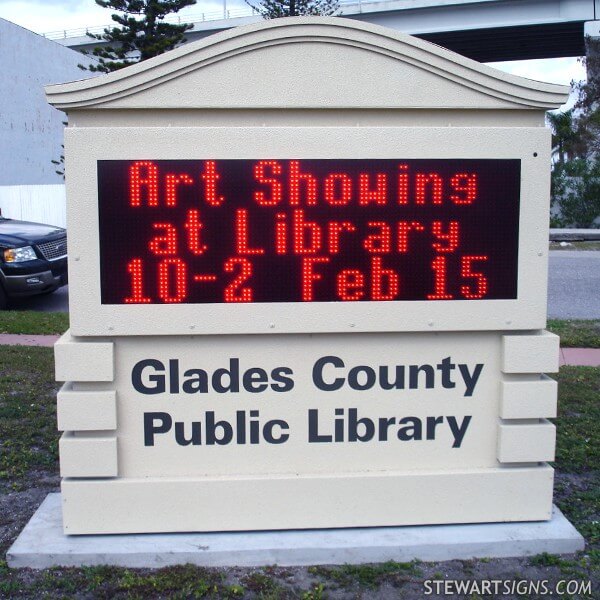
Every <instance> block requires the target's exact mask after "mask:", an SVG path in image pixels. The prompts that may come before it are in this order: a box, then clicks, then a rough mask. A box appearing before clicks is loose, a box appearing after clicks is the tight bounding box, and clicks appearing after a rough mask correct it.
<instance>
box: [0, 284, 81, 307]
mask: <svg viewBox="0 0 600 600" xmlns="http://www.w3.org/2000/svg"><path fill="white" fill-rule="evenodd" d="M9 308H10V309H11V310H40V311H43V312H68V311H69V286H68V285H66V286H64V287H61V288H59V289H58V290H56V291H55V292H54V293H52V294H46V295H44V296H32V297H31V298H21V299H19V300H13V301H12V302H11V303H10V306H9Z"/></svg>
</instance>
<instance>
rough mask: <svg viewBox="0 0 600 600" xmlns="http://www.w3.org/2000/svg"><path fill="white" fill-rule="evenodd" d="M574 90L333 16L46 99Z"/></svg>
mask: <svg viewBox="0 0 600 600" xmlns="http://www.w3.org/2000/svg"><path fill="white" fill-rule="evenodd" d="M345 65H347V67H348V68H346V67H345ZM382 81H383V82H385V85H382ZM568 91H569V90H568V88H567V87H566V86H561V85H555V84H548V83H542V82H538V81H533V80H529V79H524V78H521V77H516V76H513V75H508V74H506V73H503V72H501V71H498V70H496V69H493V68H490V67H487V66H485V65H482V64H480V63H477V62H475V61H473V60H470V59H468V58H465V57H463V56H461V55H459V54H455V53H453V52H450V51H449V50H446V49H444V48H441V47H439V46H437V45H435V44H431V43H429V42H425V41H423V40H420V39H418V38H415V37H412V36H410V35H407V34H403V33H400V32H395V31H392V30H390V29H387V28H383V27H379V26H376V25H370V24H366V23H361V22H358V21H355V20H349V19H342V18H337V17H293V18H284V19H275V20H272V21H268V22H262V23H258V24H253V25H248V26H245V27H239V28H236V29H232V30H228V31H225V32H222V33H219V34H215V35H212V36H210V37H208V38H205V39H203V40H200V41H198V42H195V43H192V44H188V45H185V46H182V47H180V48H177V49H176V50H174V51H171V52H168V53H166V54H163V55H161V56H158V57H156V58H153V59H150V60H147V61H145V62H143V63H139V64H136V65H133V66H131V67H128V68H126V69H123V70H120V71H117V72H114V73H111V74H109V75H106V76H102V77H98V78H95V79H87V80H83V81H75V82H71V83H66V84H62V85H53V86H48V87H47V88H46V92H47V96H48V100H49V102H50V103H51V104H52V105H54V106H55V107H56V108H59V109H61V110H64V111H67V112H68V111H69V110H71V109H88V108H91V107H93V108H95V109H141V110H145V109H148V110H152V109H154V110H156V109H158V110H160V109H217V108H218V109H241V108H244V109H271V108H273V109H279V110H281V109H311V108H320V109H323V108H324V107H327V108H330V109H345V108H347V109H355V108H360V109H430V110H431V109H434V110H444V109H492V110H498V109H537V110H547V109H552V108H557V107H558V106H560V105H561V104H562V103H563V102H565V101H566V98H567V95H568Z"/></svg>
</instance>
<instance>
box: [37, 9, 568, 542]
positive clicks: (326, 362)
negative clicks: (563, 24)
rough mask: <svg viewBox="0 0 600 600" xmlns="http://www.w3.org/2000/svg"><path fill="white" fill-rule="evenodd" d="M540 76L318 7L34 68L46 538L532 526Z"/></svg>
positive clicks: (542, 415)
mask: <svg viewBox="0 0 600 600" xmlns="http://www.w3.org/2000/svg"><path fill="white" fill-rule="evenodd" d="M566 93H567V89H566V88H564V87H562V86H556V85H550V84H543V83H538V82H533V81H529V80H524V79H520V78H517V77H513V76H510V75H506V74H503V73H500V72H498V71H495V70H493V69H490V68H488V67H485V66H482V65H480V64H478V63H474V62H472V61H470V60H468V59H465V58H463V57H461V56H458V55H456V54H453V53H451V52H448V51H446V50H444V49H442V48H439V47H437V46H434V45H432V44H428V43H426V42H423V41H421V40H418V39H415V38H412V37H410V36H406V35H403V34H399V33H397V32H393V31H391V30H387V29H383V28H380V27H374V26H370V25H365V24H361V23H357V22H355V21H346V20H344V19H337V18H294V19H279V20H276V21H272V22H268V23H264V24H259V25H252V26H249V27H242V28H239V29H235V30H231V31H228V32H225V33H221V34H217V35H214V36H211V37H209V38H207V39H205V40H202V41H200V42H198V43H195V44H190V45H187V46H184V47H181V48H179V49H177V50H175V51H173V52H170V53H168V54H165V55H163V56H160V57H157V58H155V59H152V60H149V61H146V62H144V63H140V64H138V65H136V66H133V67H130V68H128V69H125V70H123V71H119V72H116V73H113V74H111V75H107V76H104V77H100V78H97V79H92V80H86V81H81V82H74V83H69V84H64V85H60V86H51V87H48V88H47V94H48V98H49V101H50V102H51V103H52V104H53V105H54V106H56V107H57V108H60V109H62V110H64V111H66V112H67V113H68V115H69V127H68V129H67V131H66V160H67V166H66V168H67V171H68V179H67V195H68V226H69V245H70V248H69V275H70V318H71V329H70V331H69V332H68V333H67V334H65V335H64V336H63V337H62V338H61V340H60V341H59V342H58V343H57V345H56V347H55V357H56V377H57V379H58V380H59V381H64V382H65V384H64V386H63V387H62V389H61V390H60V392H59V394H58V425H59V428H60V429H61V430H62V431H64V434H63V436H62V438H61V441H60V462H61V474H62V477H63V481H62V497H63V520H64V529H65V532H66V533H68V534H86V533H119V532H159V531H172V532H176V531H221V530H244V529H245V530H256V529H289V528H320V527H323V528H326V527H354V526H375V525H405V524H434V523H467V522H493V521H525V520H545V519H548V518H550V512H551V504H552V481H553V471H552V469H551V468H550V467H549V466H548V465H547V464H546V461H551V460H553V456H554V440H555V431H554V426H553V425H552V424H551V423H549V422H548V421H547V420H546V419H547V418H551V417H553V416H555V414H556V384H555V382H554V381H552V380H551V379H549V378H548V377H546V376H545V375H543V373H544V372H552V371H556V370H557V368H558V338H557V337H556V336H554V335H552V334H549V333H547V332H544V331H543V327H544V326H545V321H546V288H547V254H548V241H547V240H548V228H547V222H548V200H549V164H550V134H549V132H548V131H547V130H546V129H545V127H544V111H545V110H547V109H549V108H555V107H557V106H559V105H560V104H561V103H562V102H563V101H564V100H565V97H566Z"/></svg>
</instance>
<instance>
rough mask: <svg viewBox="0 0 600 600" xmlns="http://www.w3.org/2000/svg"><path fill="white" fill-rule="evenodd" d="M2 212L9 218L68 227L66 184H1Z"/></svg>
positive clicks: (0, 207)
mask: <svg viewBox="0 0 600 600" xmlns="http://www.w3.org/2000/svg"><path fill="white" fill-rule="evenodd" d="M0 212H1V213H2V216H3V217H6V218H7V219H17V220H19V221H33V222H35V223H47V224H48V225H57V226H58V227H66V226H67V219H66V197H65V186H64V185H63V184H61V183H59V184H54V185H3V186H0Z"/></svg>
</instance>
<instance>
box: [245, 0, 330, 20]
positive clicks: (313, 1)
mask: <svg viewBox="0 0 600 600" xmlns="http://www.w3.org/2000/svg"><path fill="white" fill-rule="evenodd" d="M245 2H246V4H248V5H249V6H251V7H252V8H253V9H254V10H255V11H257V12H258V13H259V14H260V15H261V16H262V18H263V19H277V18H279V17H296V16H303V15H312V16H317V15H320V16H323V17H328V16H330V15H334V14H335V13H337V12H338V10H339V8H340V3H339V0H260V2H257V3H253V2H251V1H250V0H245Z"/></svg>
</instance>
